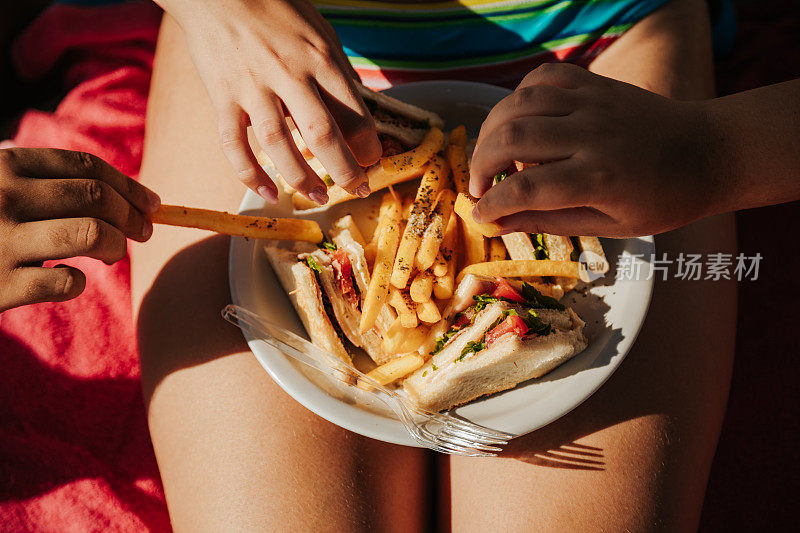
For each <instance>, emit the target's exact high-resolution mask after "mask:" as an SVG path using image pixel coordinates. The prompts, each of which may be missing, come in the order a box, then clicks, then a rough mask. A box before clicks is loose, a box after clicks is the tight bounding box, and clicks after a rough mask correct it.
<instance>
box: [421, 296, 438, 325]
mask: <svg viewBox="0 0 800 533" xmlns="http://www.w3.org/2000/svg"><path fill="white" fill-rule="evenodd" d="M417 316H418V317H419V319H420V321H422V322H425V323H426V324H435V323H437V322H439V321H440V320H441V319H442V314H441V313H440V312H439V308H438V307H437V306H436V303H434V301H433V300H428V301H425V302H421V303H418V304H417Z"/></svg>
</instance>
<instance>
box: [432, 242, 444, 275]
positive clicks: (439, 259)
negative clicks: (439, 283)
mask: <svg viewBox="0 0 800 533" xmlns="http://www.w3.org/2000/svg"><path fill="white" fill-rule="evenodd" d="M442 242H444V241H442ZM431 272H433V275H434V276H436V277H437V278H440V277H442V276H444V275H445V274H447V260H446V259H445V258H444V254H443V253H442V250H441V247H440V249H439V253H438V254H436V260H435V261H434V262H433V266H432V267H431Z"/></svg>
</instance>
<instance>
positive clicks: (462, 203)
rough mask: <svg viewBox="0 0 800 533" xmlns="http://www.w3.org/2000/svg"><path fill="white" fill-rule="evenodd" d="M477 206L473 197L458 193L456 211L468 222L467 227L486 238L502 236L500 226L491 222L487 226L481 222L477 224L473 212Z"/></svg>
mask: <svg viewBox="0 0 800 533" xmlns="http://www.w3.org/2000/svg"><path fill="white" fill-rule="evenodd" d="M475 204H477V202H476V201H475V199H474V198H472V197H471V196H469V195H467V194H464V193H458V197H457V198H456V204H455V208H454V209H455V211H456V214H458V216H459V217H461V219H462V220H463V221H464V222H466V224H467V226H468V227H469V228H470V229H473V230H474V231H477V232H478V233H480V234H481V235H483V236H484V237H497V236H498V235H500V226H499V225H498V224H496V223H494V222H489V223H486V224H482V223H480V222H476V221H475V219H474V218H472V210H473V209H475Z"/></svg>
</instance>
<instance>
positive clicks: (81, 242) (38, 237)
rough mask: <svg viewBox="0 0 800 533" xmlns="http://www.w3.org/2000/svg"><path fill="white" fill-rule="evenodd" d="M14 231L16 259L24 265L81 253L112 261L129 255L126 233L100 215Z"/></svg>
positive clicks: (27, 225)
mask: <svg viewBox="0 0 800 533" xmlns="http://www.w3.org/2000/svg"><path fill="white" fill-rule="evenodd" d="M13 232H14V235H13V242H14V243H15V245H14V250H13V254H14V260H15V262H16V263H17V264H20V265H30V264H36V263H41V262H42V261H47V260H52V259H67V258H68V257H78V256H82V257H91V258H94V259H99V260H100V261H103V262H105V263H107V264H111V263H115V262H116V261H119V260H120V259H122V258H124V257H125V255H126V254H127V242H126V240H125V235H123V234H122V232H121V231H119V230H118V229H116V228H115V227H113V226H112V225H110V224H108V223H107V222H104V221H102V220H98V219H96V218H88V217H83V218H64V219H57V220H39V221H36V222H26V223H24V224H20V225H18V226H16V227H15V228H14V229H13Z"/></svg>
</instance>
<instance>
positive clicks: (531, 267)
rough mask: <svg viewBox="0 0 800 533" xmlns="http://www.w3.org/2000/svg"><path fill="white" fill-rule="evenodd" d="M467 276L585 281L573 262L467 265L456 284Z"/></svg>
mask: <svg viewBox="0 0 800 533" xmlns="http://www.w3.org/2000/svg"><path fill="white" fill-rule="evenodd" d="M467 274H475V275H476V276H486V277H490V278H498V277H500V278H522V277H527V276H558V277H563V278H571V279H587V275H586V272H585V269H584V268H583V265H581V264H580V263H577V262H575V261H553V260H551V259H543V260H541V261H515V260H513V259H507V260H505V261H492V262H486V263H476V264H474V265H469V266H468V267H466V268H465V269H463V270H462V271H461V272H460V273H459V274H458V278H457V279H456V282H460V281H461V280H462V279H463V277H464V276H466V275H467Z"/></svg>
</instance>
